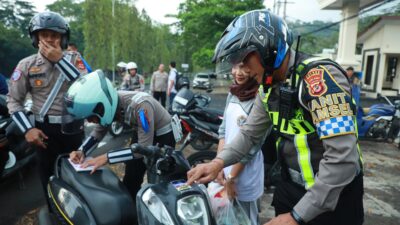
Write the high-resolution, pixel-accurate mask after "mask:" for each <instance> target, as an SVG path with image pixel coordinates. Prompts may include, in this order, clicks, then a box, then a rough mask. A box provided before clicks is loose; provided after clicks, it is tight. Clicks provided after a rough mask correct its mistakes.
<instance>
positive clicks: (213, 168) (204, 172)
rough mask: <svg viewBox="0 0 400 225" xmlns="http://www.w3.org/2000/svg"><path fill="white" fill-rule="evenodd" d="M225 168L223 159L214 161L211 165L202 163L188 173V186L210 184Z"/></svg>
mask: <svg viewBox="0 0 400 225" xmlns="http://www.w3.org/2000/svg"><path fill="white" fill-rule="evenodd" d="M223 168H224V161H222V159H218V158H217V159H213V160H212V161H211V162H209V163H202V164H199V165H197V166H196V167H195V168H193V169H191V170H190V171H189V172H187V177H188V181H187V184H189V185H191V184H193V183H194V182H196V183H202V184H204V183H208V182H210V181H212V180H214V179H215V178H216V177H217V175H218V173H219V171H221V170H222V169H223Z"/></svg>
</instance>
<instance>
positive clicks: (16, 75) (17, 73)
mask: <svg viewBox="0 0 400 225" xmlns="http://www.w3.org/2000/svg"><path fill="white" fill-rule="evenodd" d="M21 76H22V72H21V70H19V69H15V70H14V72H13V74H12V75H11V80H12V81H17V80H19V79H21Z"/></svg>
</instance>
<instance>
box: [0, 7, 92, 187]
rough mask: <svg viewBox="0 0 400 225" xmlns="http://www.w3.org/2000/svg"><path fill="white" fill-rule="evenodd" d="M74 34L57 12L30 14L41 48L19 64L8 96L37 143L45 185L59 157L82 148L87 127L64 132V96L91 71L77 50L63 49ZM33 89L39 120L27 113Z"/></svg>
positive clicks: (14, 113)
mask: <svg viewBox="0 0 400 225" xmlns="http://www.w3.org/2000/svg"><path fill="white" fill-rule="evenodd" d="M69 33H70V29H69V26H68V23H67V22H66V21H65V19H64V18H63V17H62V16H61V15H60V14H58V13H54V12H42V13H38V14H36V15H35V16H34V17H33V18H32V19H31V21H30V23H29V35H30V37H31V39H32V44H33V46H34V47H35V48H38V49H39V52H38V53H37V54H34V55H31V56H29V57H26V58H24V59H22V60H21V61H20V62H19V63H18V65H17V67H16V69H15V70H14V72H13V74H12V76H11V79H10V84H9V93H8V96H7V106H8V109H9V113H10V114H11V115H12V118H13V120H14V121H15V122H16V124H17V125H18V127H19V128H20V130H21V131H22V132H23V133H24V134H25V139H26V141H27V142H28V143H30V144H33V145H35V146H37V147H38V151H37V156H38V161H39V163H38V165H39V170H40V171H39V172H40V176H41V181H42V185H43V188H44V189H45V187H46V184H47V181H48V178H49V177H50V175H51V174H52V170H53V164H54V161H55V159H56V157H57V156H58V155H59V154H60V153H66V152H70V151H71V150H72V149H77V148H78V147H79V145H80V144H81V142H82V138H83V129H81V130H80V131H79V130H78V132H77V133H75V134H65V133H62V131H61V127H62V125H61V123H62V117H61V115H62V113H63V103H62V102H63V101H62V99H63V95H64V93H65V92H66V91H67V89H68V87H69V86H70V84H71V83H72V82H73V81H74V80H76V79H77V78H78V77H79V76H80V75H81V74H85V73H87V70H86V68H85V66H84V65H83V63H82V61H81V60H80V59H79V56H78V55H77V54H76V53H73V52H63V50H64V49H66V48H67V45H68V41H69ZM28 93H30V94H31V96H32V102H33V106H32V112H33V113H34V115H35V123H31V121H30V120H29V118H28V117H27V115H25V113H24V101H25V99H26V96H27V94H28ZM82 128H83V126H82Z"/></svg>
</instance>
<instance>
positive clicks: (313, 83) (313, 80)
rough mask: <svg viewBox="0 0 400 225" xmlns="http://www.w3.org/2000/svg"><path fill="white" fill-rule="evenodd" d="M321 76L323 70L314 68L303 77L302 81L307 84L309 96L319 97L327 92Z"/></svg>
mask: <svg viewBox="0 0 400 225" xmlns="http://www.w3.org/2000/svg"><path fill="white" fill-rule="evenodd" d="M323 75H324V70H323V69H315V68H314V69H311V70H310V71H309V72H308V73H307V74H306V76H305V77H304V81H305V82H306V83H307V88H308V92H309V93H310V95H311V96H321V95H323V94H325V93H326V91H327V90H328V88H327V86H326V84H325V80H324V78H323Z"/></svg>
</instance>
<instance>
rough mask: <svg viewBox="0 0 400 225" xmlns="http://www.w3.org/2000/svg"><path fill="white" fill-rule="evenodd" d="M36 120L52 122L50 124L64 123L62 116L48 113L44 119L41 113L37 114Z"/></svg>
mask: <svg viewBox="0 0 400 225" xmlns="http://www.w3.org/2000/svg"><path fill="white" fill-rule="evenodd" d="M35 120H36V121H37V122H40V123H45V122H47V123H50V124H61V123H62V116H52V115H46V116H44V118H43V120H41V119H40V117H39V115H35Z"/></svg>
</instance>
